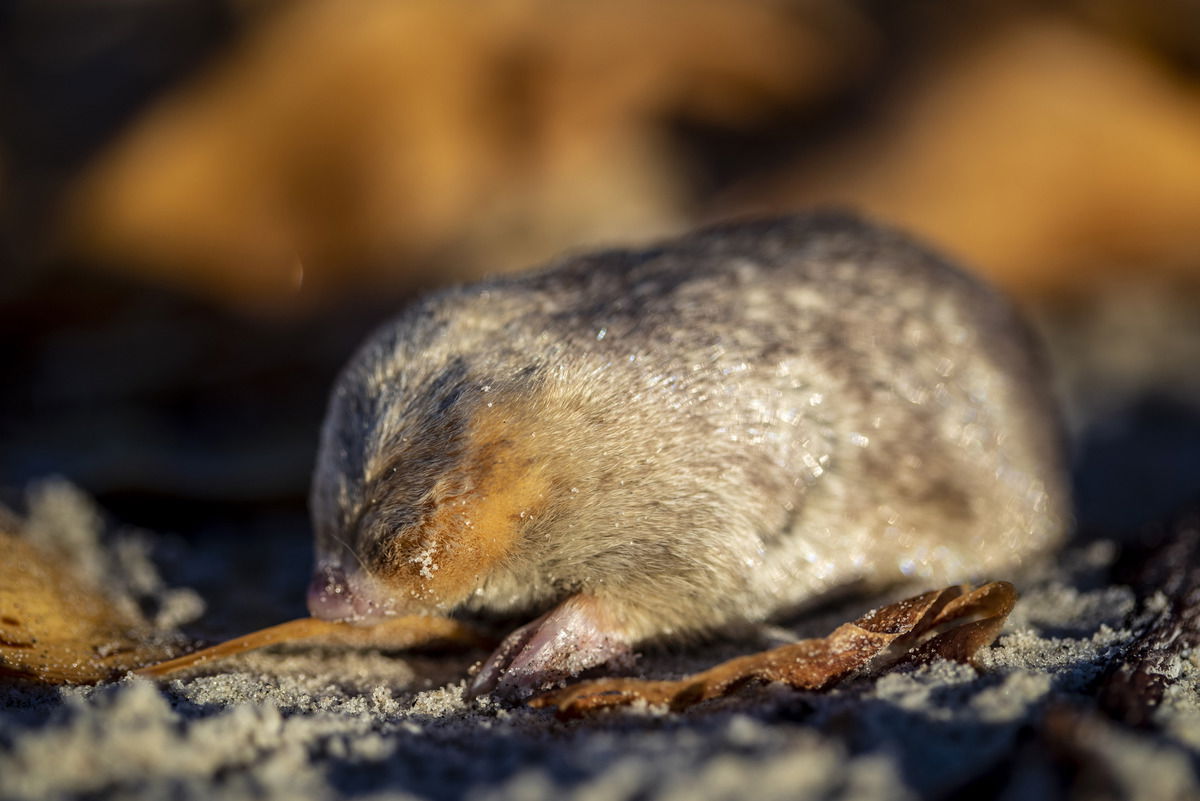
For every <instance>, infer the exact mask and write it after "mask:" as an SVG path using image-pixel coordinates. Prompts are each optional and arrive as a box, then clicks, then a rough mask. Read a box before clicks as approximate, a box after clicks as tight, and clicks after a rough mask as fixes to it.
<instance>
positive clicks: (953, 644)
mask: <svg viewBox="0 0 1200 801" xmlns="http://www.w3.org/2000/svg"><path fill="white" fill-rule="evenodd" d="M1016 598H1017V595H1016V591H1015V590H1014V588H1013V586H1012V584H1009V583H1008V582H1006V581H997V582H992V583H990V584H985V585H983V586H982V587H979V588H977V589H975V590H969V588H968V587H965V586H961V587H947V588H946V589H942V590H935V591H931V592H927V593H924V594H922V595H917V596H915V597H912V598H908V599H906V600H903V601H899V602H897V603H894V604H891V605H890V606H885V607H883V608H882V609H875V610H872V611H870V612H868V613H867V614H865V615H863V616H862V617H860V618H859V619H858V620H855V621H853V622H852V623H845V624H843V625H841V626H838V628H836V629H835V630H834V631H833V633H832V634H830V635H829V636H827V637H824V638H820V639H811V640H801V641H800V642H797V643H793V644H791V645H785V646H783V647H782V648H775V649H772V650H770V651H763V652H762V653H757V654H751V655H748V656H743V657H738V658H737V659H731V660H729V661H728V662H723V663H722V664H720V665H717V666H716V667H714V668H710V669H709V670H706V671H703V672H701V673H696V674H693V675H691V676H686V677H684V678H682V679H679V680H677V681H648V680H643V679H620V678H618V679H597V680H595V681H586V682H580V683H578V684H574V685H571V686H569V687H565V688H563V689H561V690H557V691H554V692H550V693H546V694H545V695H541V696H539V697H537V698H535V699H533V701H532V702H531V703H532V704H533V705H534V706H537V707H546V706H555V707H558V714H559V715H560V716H561V717H579V716H581V715H584V714H587V713H589V712H595V711H597V710H601V709H606V708H609V707H615V706H624V705H628V704H631V703H633V702H635V701H639V700H641V701H646V702H647V703H649V704H655V705H663V704H665V705H666V706H668V707H669V708H670V709H671V710H672V711H680V710H682V709H686V708H687V707H690V706H693V705H695V704H698V703H700V702H701V701H707V700H709V699H712V698H719V697H722V696H726V695H729V694H731V693H732V692H734V691H735V690H736V689H738V688H739V687H741V686H742V685H744V684H746V683H747V682H751V681H764V682H770V681H779V682H783V683H785V684H788V685H790V686H791V687H794V688H796V689H800V690H823V689H826V688H828V687H831V686H832V685H834V684H836V683H837V682H838V681H840V680H841V679H843V678H845V677H846V676H848V675H850V674H851V673H853V672H855V671H857V670H860V669H862V668H864V667H867V666H868V665H870V664H871V663H873V662H877V661H879V660H882V659H886V658H887V657H888V656H892V655H895V653H896V652H897V651H899V652H900V653H904V652H906V651H909V649H911V648H912V646H913V645H914V644H917V643H918V642H920V640H921V637H922V635H926V634H929V633H931V632H933V631H934V630H935V629H939V628H943V627H945V626H947V625H949V624H951V623H954V622H957V621H962V620H964V619H965V618H977V619H976V620H974V621H970V622H963V623H961V624H960V625H958V626H955V627H954V628H950V629H949V630H946V631H943V632H942V633H940V634H938V635H937V636H934V637H933V638H932V639H928V640H927V641H925V642H924V643H923V644H921V645H920V646H919V647H917V648H916V649H913V650H911V651H910V652H909V653H908V656H907V658H908V660H909V661H923V660H928V659H932V658H945V659H955V660H959V661H969V660H970V659H972V657H973V656H974V654H975V652H976V651H978V650H979V649H980V648H982V647H984V646H985V645H987V644H989V643H991V642H992V640H994V639H995V637H996V635H997V634H999V633H1000V629H1001V628H1002V627H1003V625H1004V621H1005V619H1006V618H1007V617H1008V613H1009V612H1010V611H1012V608H1013V604H1015V603H1016ZM885 652H886V653H885Z"/></svg>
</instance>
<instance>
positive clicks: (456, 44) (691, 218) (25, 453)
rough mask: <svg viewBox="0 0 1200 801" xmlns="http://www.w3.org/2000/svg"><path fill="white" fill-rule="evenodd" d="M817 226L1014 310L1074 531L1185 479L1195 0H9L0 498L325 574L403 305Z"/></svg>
mask: <svg viewBox="0 0 1200 801" xmlns="http://www.w3.org/2000/svg"><path fill="white" fill-rule="evenodd" d="M830 204H833V205H840V206H849V207H852V208H856V209H859V210H862V211H864V212H867V213H869V214H873V215H876V216H878V217H880V218H881V219H883V220H886V221H888V222H892V223H895V224H898V225H900V226H903V227H906V228H908V229H910V230H912V231H914V232H916V233H918V234H920V235H922V236H924V237H926V238H928V239H929V240H930V241H932V242H934V243H936V244H937V245H938V246H939V247H940V248H941V249H943V250H944V251H945V252H947V253H948V254H950V255H952V256H953V257H955V258H957V259H959V260H960V261H961V262H962V263H963V264H965V265H967V266H968V267H970V268H971V269H973V270H976V271H978V272H979V273H980V274H982V275H984V276H985V277H987V278H988V279H989V280H991V281H992V282H994V283H995V284H997V285H998V286H1000V287H1001V288H1003V289H1004V290H1005V291H1006V292H1008V293H1010V294H1011V295H1012V296H1014V297H1015V298H1017V299H1018V301H1019V302H1020V303H1021V304H1022V305H1023V306H1024V307H1025V309H1026V310H1027V312H1028V314H1029V315H1030V317H1031V318H1032V319H1034V320H1035V321H1036V323H1037V325H1038V327H1039V329H1040V330H1041V331H1042V332H1043V334H1044V335H1045V337H1046V340H1047V343H1048V348H1049V350H1050V352H1051V354H1052V357H1053V360H1054V365H1055V372H1056V376H1057V378H1058V380H1059V383H1060V387H1059V389H1060V392H1061V393H1062V396H1063V399H1064V404H1065V407H1066V409H1067V413H1068V417H1069V421H1070V425H1071V428H1072V432H1073V437H1074V441H1075V443H1076V452H1077V462H1076V464H1077V467H1076V484H1077V489H1078V497H1079V517H1080V520H1081V522H1082V524H1083V525H1084V526H1085V528H1087V529H1088V530H1089V531H1099V532H1103V533H1106V534H1120V533H1121V532H1129V531H1132V530H1134V529H1135V528H1136V526H1137V525H1139V524H1141V523H1144V522H1147V521H1150V520H1155V519H1158V518H1160V517H1162V516H1163V515H1165V514H1166V513H1167V512H1169V511H1170V510H1172V509H1173V508H1174V507H1175V506H1177V505H1179V504H1180V503H1182V502H1184V501H1186V500H1187V499H1188V498H1189V497H1194V496H1195V495H1196V493H1197V491H1198V490H1200V369H1198V366H1200V313H1198V312H1200V2H1197V0H1158V1H1157V2H1155V3H1144V2H1140V0H1059V1H1058V2H1051V1H1050V0H1045V1H1044V2H1032V1H1031V2H1014V1H1013V0H1005V1H1004V2H999V1H996V2H988V1H987V0H968V1H966V2H959V3H953V4H946V3H938V2H929V0H925V1H923V2H919V1H918V0H842V1H840V2H839V1H837V0H770V1H768V0H724V2H719V1H715V0H710V1H706V0H658V2H655V3H643V2H636V1H635V0H607V1H606V2H596V3H584V2H578V1H576V0H484V1H483V2H480V1H479V0H471V1H470V2H468V1H467V0H360V1H359V2H355V3H329V2H317V1H313V2H308V1H306V0H109V1H108V2H105V3H95V2H91V0H9V2H6V3H4V4H3V6H0V265H2V266H0V365H2V367H3V379H2V384H0V386H2V387H3V391H2V392H0V487H2V488H3V489H2V490H0V493H2V494H0V498H3V499H4V500H7V501H9V502H10V503H14V504H16V505H18V506H19V505H20V495H21V493H22V491H23V488H24V487H25V486H26V485H28V484H29V482H31V481H34V480H36V479H40V478H42V477H44V476H47V475H61V476H65V477H67V478H68V479H70V480H71V481H73V482H75V483H76V484H78V485H79V486H81V487H83V488H84V489H85V490H87V491H88V492H89V493H91V494H93V495H94V496H96V497H97V498H98V500H99V502H100V503H101V505H102V506H103V507H104V508H105V509H106V510H108V511H109V512H110V513H111V514H112V515H113V516H114V517H115V518H116V519H118V520H120V521H122V522H125V523H128V524H133V525H140V526H147V527H151V528H154V529H158V530H164V531H172V532H176V533H178V534H181V535H183V536H184V537H187V538H197V537H210V536H211V537H215V538H217V539H220V538H219V536H218V535H219V534H221V533H222V532H224V533H226V534H231V535H234V536H235V537H236V539H234V540H229V539H228V538H227V539H226V540H224V541H225V542H227V543H229V542H233V543H234V545H230V549H231V553H232V552H233V551H234V550H236V549H237V548H240V547H244V544H245V542H247V541H248V538H252V537H254V536H256V535H262V536H263V537H265V538H270V537H271V536H275V535H276V534H279V535H280V536H286V537H288V538H289V539H288V542H294V543H295V545H294V549H293V550H290V551H289V552H288V553H289V554H290V556H289V557H288V558H289V559H292V558H294V559H297V560H300V561H303V560H304V559H305V558H306V557H307V549H308V536H307V533H306V532H307V522H306V514H305V494H306V491H307V485H308V479H309V473H310V469H311V464H312V458H313V452H314V449H315V441H316V433H317V428H318V425H319V422H320V419H321V415H322V413H323V406H324V402H325V396H326V393H327V391H328V389H329V386H330V384H331V382H332V380H333V376H334V374H335V373H336V371H337V369H338V367H339V366H340V365H341V364H342V363H343V361H344V360H345V359H346V358H347V357H348V356H349V354H350V352H351V351H352V350H353V348H354V346H355V345H356V344H357V342H358V341H359V340H360V339H361V338H362V337H363V336H365V334H366V333H367V332H368V331H369V330H370V329H371V328H372V327H373V326H375V325H376V324H378V323H379V322H381V321H382V320H383V319H385V318H386V317H388V316H390V315H392V314H394V313H395V312H396V311H397V310H398V309H399V308H400V307H401V306H402V305H403V303H404V302H405V299H406V298H409V297H411V296H412V294H413V293H414V292H417V291H419V290H422V289H425V288H429V287H433V286H437V285H441V284H446V283H449V282H460V281H467V280H471V279H474V278H478V277H480V276H484V275H488V274H493V273H498V272H505V271H512V270H517V269H521V268H525V267H528V266H532V265H535V264H537V263H539V262H542V261H544V260H546V259H548V258H550V257H552V256H555V255H556V254H559V253H561V252H563V251H564V250H577V249H583V248H586V247H592V246H596V245H604V244H625V243H636V242H641V241H645V240H647V239H651V238H653V237H657V236H662V235H668V234H672V233H676V232H680V231H682V230H684V229H687V228H689V227H692V226H694V225H696V224H699V223H703V222H706V221H711V220H715V219H718V218H725V217H729V216H734V215H744V214H750V213H760V212H770V211H786V210H793V209H801V208H806V207H810V206H813V205H830ZM265 541H266V540H265V539H264V542H265ZM237 543H241V545H237ZM289 547H292V546H289ZM262 558H263V559H267V560H269V559H273V558H275V557H274V556H271V557H267V556H264V557H262ZM305 570H306V565H304V564H301V565H299V567H298V568H297V570H296V573H295V576H296V583H297V586H296V588H294V593H295V594H296V598H297V599H298V598H299V587H301V586H302V584H303V573H304V571H305ZM251 573H253V571H251ZM259 575H261V574H259ZM248 580H253V579H252V578H251V579H248ZM289 591H291V590H289Z"/></svg>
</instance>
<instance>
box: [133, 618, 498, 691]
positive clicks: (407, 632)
mask: <svg viewBox="0 0 1200 801" xmlns="http://www.w3.org/2000/svg"><path fill="white" fill-rule="evenodd" d="M312 639H320V641H321V642H323V643H332V644H337V645H358V646H369V647H373V648H394V649H402V648H415V647H418V646H426V645H431V644H434V643H454V644H457V645H468V646H477V645H486V644H488V642H489V641H488V640H487V638H485V637H483V636H482V635H480V634H479V632H478V631H476V630H475V629H474V628H472V627H470V626H468V625H466V624H465V623H461V622H459V621H457V620H452V619H450V618H446V617H432V616H427V615H411V616H408V617H398V618H393V619H390V620H387V621H384V622H383V623H378V624H376V625H374V626H353V625H350V624H347V623H333V622H331V621H328V620H318V619H317V618H311V617H305V618H301V619H299V620H290V621H288V622H287V623H280V624H278V625H275V626H269V627H268V628H265V629H259V630H258V631H254V632H251V633H249V634H243V635H242V636H241V637H235V638H233V639H232V640H226V641H225V642H223V643H219V644H217V645H213V646H211V647H209V648H204V649H202V650H199V651H195V652H193V653H190V654H186V655H184V656H180V657H176V658H175V659H169V660H167V661H165V662H159V663H157V664H153V665H148V666H146V667H144V668H141V669H139V670H136V671H134V672H135V673H137V674H138V675H139V676H146V677H148V678H162V677H163V676H167V675H170V674H172V673H177V672H179V671H181V670H186V669H187V668H191V667H196V666H198V665H203V664H206V663H208V662H213V661H215V660H218V659H225V658H226V657H230V656H235V655H237V654H241V653H245V652H246V651H253V650H255V649H257V648H265V647H266V646H268V645H275V644H277V643H283V642H299V641H302V640H312Z"/></svg>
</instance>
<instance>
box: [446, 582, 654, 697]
mask: <svg viewBox="0 0 1200 801" xmlns="http://www.w3.org/2000/svg"><path fill="white" fill-rule="evenodd" d="M631 654H632V643H631V642H630V639H629V637H628V635H627V634H625V632H624V631H623V630H622V629H621V628H619V627H618V626H617V624H616V623H615V621H614V620H613V619H612V616H611V615H610V614H609V612H608V610H607V609H605V607H604V604H603V602H602V601H600V600H599V599H597V598H595V597H593V596H589V595H574V596H572V597H570V598H568V599H567V600H565V601H563V602H562V603H561V604H559V605H558V606H557V607H555V608H554V609H552V610H550V611H549V612H547V613H546V614H545V615H542V616H541V617H539V618H538V619H537V620H535V621H533V622H532V623H527V624H526V625H524V626H522V627H521V628H519V629H517V630H516V631H514V632H513V633H512V634H510V635H508V637H506V638H505V640H504V642H502V643H501V644H500V647H499V648H497V649H496V651H495V653H493V654H492V655H491V656H490V657H488V660H487V662H485V663H484V665H483V667H482V668H481V669H480V671H479V673H478V674H477V675H476V676H475V679H474V680H473V681H472V682H471V684H470V685H469V686H468V687H467V691H466V697H467V699H468V700H470V699H472V698H476V697H478V696H480V695H485V694H488V693H492V694H494V695H497V696H500V697H502V698H508V699H513V698H524V697H528V696H530V695H532V694H533V693H535V692H538V691H540V690H544V689H548V688H550V687H553V686H555V685H557V684H561V683H562V682H563V681H564V680H566V679H569V678H571V677H573V676H576V675H578V674H580V673H582V672H583V671H585V670H587V669H588V668H591V667H595V666H596V665H602V664H604V663H606V662H612V661H613V660H618V659H624V658H628V657H629V656H630V655H631Z"/></svg>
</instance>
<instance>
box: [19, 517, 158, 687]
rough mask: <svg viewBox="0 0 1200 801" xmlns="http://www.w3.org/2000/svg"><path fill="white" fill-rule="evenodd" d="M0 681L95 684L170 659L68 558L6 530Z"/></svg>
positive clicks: (146, 629)
mask: <svg viewBox="0 0 1200 801" xmlns="http://www.w3.org/2000/svg"><path fill="white" fill-rule="evenodd" d="M0 552H2V553H3V554H4V558H3V559H0V676H9V677H17V678H24V679H30V680H34V681H40V682H44V683H48V684H92V683H95V682H99V681H104V680H106V679H112V678H116V677H117V676H120V675H121V674H122V673H124V672H125V671H127V670H129V669H131V668H134V667H137V666H138V665H144V664H147V663H150V662H155V661H158V660H160V659H164V658H166V657H168V656H170V655H171V654H172V653H173V652H174V646H177V645H178V642H177V641H164V640H163V639H162V637H161V635H156V634H155V632H153V630H152V629H151V628H150V627H149V626H148V625H146V623H145V622H144V621H141V620H138V619H136V618H135V617H133V616H132V615H130V614H129V613H128V612H124V611H122V610H121V609H119V608H118V607H117V606H116V605H115V604H113V603H112V602H111V601H110V600H109V599H108V598H107V597H106V596H105V595H104V594H103V593H102V592H101V591H99V590H98V589H96V588H94V587H91V586H89V585H88V584H87V583H86V582H84V581H81V580H80V578H79V577H78V576H76V575H75V574H74V573H72V572H71V571H70V570H69V569H68V568H67V567H65V566H64V565H63V560H62V559H57V558H55V557H54V556H53V555H51V554H49V553H47V552H45V551H43V550H42V549H40V548H38V547H36V546H35V545H33V544H31V543H29V542H27V541H25V540H22V539H21V538H19V537H16V536H13V535H12V534H9V533H7V532H4V531H0Z"/></svg>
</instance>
